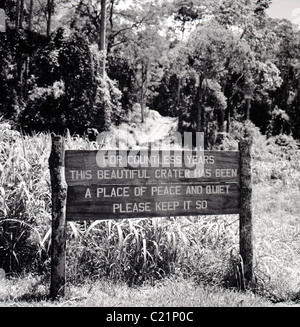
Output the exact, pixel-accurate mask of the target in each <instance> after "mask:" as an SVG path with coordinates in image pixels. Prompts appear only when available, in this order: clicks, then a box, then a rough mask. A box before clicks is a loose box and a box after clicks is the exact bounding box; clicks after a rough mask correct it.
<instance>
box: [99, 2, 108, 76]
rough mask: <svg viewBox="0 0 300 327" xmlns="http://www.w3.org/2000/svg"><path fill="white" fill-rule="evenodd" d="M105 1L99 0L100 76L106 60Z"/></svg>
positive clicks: (103, 72)
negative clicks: (101, 55)
mask: <svg viewBox="0 0 300 327" xmlns="http://www.w3.org/2000/svg"><path fill="white" fill-rule="evenodd" d="M106 1H107V0H101V23H100V44H99V49H100V51H101V52H102V54H103V57H102V61H101V64H100V67H101V76H102V78H104V76H105V62H106V53H105V52H106V47H105V43H106V42H105V38H106Z"/></svg>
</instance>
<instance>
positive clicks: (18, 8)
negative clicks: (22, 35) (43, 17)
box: [15, 0, 20, 30]
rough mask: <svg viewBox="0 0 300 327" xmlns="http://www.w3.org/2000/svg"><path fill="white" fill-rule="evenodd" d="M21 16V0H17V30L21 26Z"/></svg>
mask: <svg viewBox="0 0 300 327" xmlns="http://www.w3.org/2000/svg"><path fill="white" fill-rule="evenodd" d="M19 17H20V0H17V3H16V21H15V27H16V30H17V29H18V28H19Z"/></svg>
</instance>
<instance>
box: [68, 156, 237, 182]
mask: <svg viewBox="0 0 300 327" xmlns="http://www.w3.org/2000/svg"><path fill="white" fill-rule="evenodd" d="M97 153H98V151H83V150H78V151H77V150H76V151H73V150H69V151H66V158H65V162H66V168H65V169H66V181H67V183H68V185H69V186H73V185H93V184H95V185H99V184H101V185H103V184H116V185H117V184H120V183H124V184H132V185H136V184H151V183H176V182H182V183H184V182H190V181H193V180H197V181H201V182H205V181H207V182H239V179H240V170H239V161H240V158H239V153H238V152H237V151H204V156H202V157H201V158H202V159H201V160H200V161H201V162H200V163H199V164H198V165H197V166H194V167H190V166H189V162H187V159H186V158H192V156H196V152H195V151H193V152H192V151H190V156H191V157H185V156H184V155H183V154H182V153H181V152H179V151H176V152H174V151H173V152H172V151H171V152H166V151H160V152H159V154H158V156H159V159H157V160H158V161H157V160H152V161H150V163H154V166H155V167H153V166H150V167H143V166H145V164H147V162H146V161H141V164H140V165H139V166H135V165H131V164H130V162H129V163H128V162H127V163H128V165H125V167H119V166H118V165H117V166H116V167H105V168H101V167H99V165H98V164H97ZM126 155H128V156H129V157H130V152H128V151H127V152H126V151H116V152H115V153H113V155H111V156H110V157H109V158H118V159H119V163H122V164H123V163H124V162H125V164H126V160H127V159H126V158H125V156H126ZM138 156H140V154H139V153H137V154H135V156H134V155H132V158H137V157H138ZM178 156H180V157H179V160H178ZM140 157H141V158H142V159H145V158H146V157H147V155H144V156H143V155H141V156H140ZM149 157H150V158H151V154H149V155H148V158H149ZM152 158H156V157H155V156H153V157H152ZM166 158H171V159H172V158H173V160H171V159H166ZM180 158H181V161H180ZM198 159H199V156H198V157H196V159H195V162H196V163H198V161H197V160H198ZM114 160H116V159H114ZM191 160H192V159H191ZM202 162H203V164H202ZM131 163H134V162H133V161H131ZM137 163H138V161H137ZM148 163H149V162H148Z"/></svg>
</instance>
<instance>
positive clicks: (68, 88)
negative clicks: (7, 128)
mask: <svg viewBox="0 0 300 327" xmlns="http://www.w3.org/2000/svg"><path fill="white" fill-rule="evenodd" d="M270 2H271V1H269V0H268V1H267V0H251V1H249V0H243V1H237V0H223V1H221V2H218V1H217V2H216V1H211V0H206V1H196V0H193V1H177V0H172V1H156V0H147V1H141V0H134V1H131V3H132V4H131V5H129V4H128V1H122V0H107V1H102V3H104V4H105V6H106V11H105V13H106V15H105V16H104V15H103V10H101V9H102V8H101V1H99V0H89V1H87V0H72V1H65V0H43V1H38V2H35V1H31V0H24V1H20V0H6V1H2V2H1V7H2V8H3V9H4V10H5V12H6V16H7V20H6V32H2V33H0V49H1V52H0V53H1V55H0V62H1V71H0V76H1V79H0V90H1V92H0V115H1V116H3V117H5V118H6V119H9V120H10V121H11V122H13V123H14V126H16V127H17V128H22V129H23V130H25V131H28V132H30V131H44V130H50V131H55V132H57V133H63V132H64V131H65V130H66V129H69V130H70V131H71V132H74V133H79V134H82V133H84V132H86V130H87V129H88V128H96V129H98V130H99V131H101V130H106V129H109V128H110V126H112V124H118V123H120V122H121V121H122V117H123V116H124V115H125V114H126V112H127V111H128V110H131V108H132V107H133V106H134V105H135V104H136V103H138V104H139V105H140V108H141V112H142V114H141V119H142V120H143V119H144V114H143V113H144V110H145V108H146V107H150V108H151V109H155V110H158V111H159V112H160V113H161V114H165V115H169V116H173V117H178V118H179V129H180V130H192V131H196V130H197V131H203V132H205V133H206V138H205V139H206V146H207V147H210V146H212V145H213V144H215V143H216V142H220V139H222V137H223V135H224V132H229V131H230V125H231V121H232V120H237V121H244V120H246V119H250V120H251V121H252V122H253V123H254V124H255V125H256V126H258V127H259V128H260V130H261V131H262V132H263V133H265V134H267V135H269V136H272V135H278V134H280V133H285V134H291V135H292V136H293V137H294V138H296V139H299V138H300V134H299V133H300V132H299V131H300V121H299V116H300V113H299V108H300V106H299V94H300V84H299V80H300V79H299V69H300V50H299V49H300V46H299V43H300V32H299V28H297V26H296V25H293V24H292V23H291V22H289V21H286V20H276V19H271V18H269V17H268V16H267V15H266V13H265V11H266V9H267V8H268V6H269V4H270Z"/></svg>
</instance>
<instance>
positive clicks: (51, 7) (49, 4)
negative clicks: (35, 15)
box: [47, 0, 54, 36]
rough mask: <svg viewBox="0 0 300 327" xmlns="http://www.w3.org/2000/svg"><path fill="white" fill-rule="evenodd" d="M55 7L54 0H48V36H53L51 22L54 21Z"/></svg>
mask: <svg viewBox="0 0 300 327" xmlns="http://www.w3.org/2000/svg"><path fill="white" fill-rule="evenodd" d="M53 6H54V0H48V2H47V36H50V34H51V21H52V11H53Z"/></svg>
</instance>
